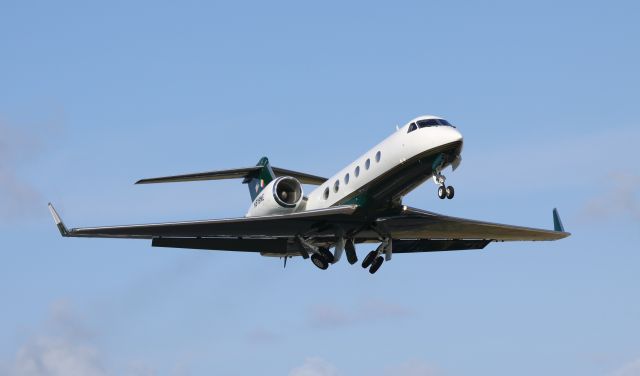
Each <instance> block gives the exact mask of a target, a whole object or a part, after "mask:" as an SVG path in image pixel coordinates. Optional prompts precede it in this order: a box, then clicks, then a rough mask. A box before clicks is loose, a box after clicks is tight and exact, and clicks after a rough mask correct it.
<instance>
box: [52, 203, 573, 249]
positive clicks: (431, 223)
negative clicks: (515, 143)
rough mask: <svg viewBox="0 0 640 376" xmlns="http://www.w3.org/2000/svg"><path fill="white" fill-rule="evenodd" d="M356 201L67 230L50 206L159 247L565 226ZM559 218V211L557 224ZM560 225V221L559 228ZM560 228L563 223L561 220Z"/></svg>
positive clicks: (439, 242)
mask: <svg viewBox="0 0 640 376" xmlns="http://www.w3.org/2000/svg"><path fill="white" fill-rule="evenodd" d="M357 209H358V207H357V206H355V205H344V206H336V207H330V208H326V209H320V210H310V211H305V212H299V213H292V214H285V215H272V216H264V217H243V218H230V219H215V220H204V221H189V222H170V223H157V224H144V225H128V226H106V227H85V228H74V229H70V230H69V229H67V228H66V226H65V225H64V224H63V222H62V220H61V219H60V216H59V215H58V213H57V212H56V211H55V209H54V208H53V206H51V205H50V210H51V213H52V215H53V217H54V220H55V222H56V225H57V226H58V229H59V230H60V233H61V234H62V235H63V236H68V237H94V238H96V237H97V238H133V239H152V245H153V246H156V247H174V248H191V249H206V250H229V251H241V252H263V253H272V254H297V253H298V252H301V251H302V249H303V246H302V244H301V243H300V242H299V241H297V240H298V239H299V237H304V238H305V239H310V240H311V241H314V242H315V243H316V244H319V245H322V246H326V247H331V246H332V245H335V243H336V242H337V240H338V239H337V236H336V234H337V233H339V232H343V233H345V234H347V236H349V237H351V238H353V239H354V242H356V243H374V242H379V241H380V240H381V238H383V237H386V238H389V239H391V240H392V244H393V252H394V253H413V252H436V251H453V250H465V249H482V248H484V247H485V246H486V245H487V244H489V243H490V242H492V241H518V240H524V241H526V240H529V241H531V240H533V241H536V240H557V239H561V238H564V237H567V236H569V233H567V232H564V231H554V230H544V229H536V228H529V227H520V226H512V225H503V224H497V223H491V222H482V221H475V220H470V219H464V218H456V217H449V216H445V215H441V214H437V213H432V212H428V211H423V210H419V209H413V208H406V207H405V208H404V210H402V211H400V212H397V213H395V214H394V215H390V216H385V217H379V218H377V219H371V218H370V217H367V216H363V215H361V214H359V213H358V212H357ZM556 222H557V223H560V219H559V217H557V212H554V223H556ZM557 227H558V225H557V224H556V228H557ZM560 229H562V228H561V224H560Z"/></svg>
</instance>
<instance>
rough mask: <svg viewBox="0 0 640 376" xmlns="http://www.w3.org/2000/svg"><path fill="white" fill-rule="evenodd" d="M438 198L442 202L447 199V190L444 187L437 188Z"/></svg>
mask: <svg viewBox="0 0 640 376" xmlns="http://www.w3.org/2000/svg"><path fill="white" fill-rule="evenodd" d="M438 197H439V198H440V199H441V200H443V199H444V198H445V197H447V189H446V188H445V187H444V185H441V186H439V187H438Z"/></svg>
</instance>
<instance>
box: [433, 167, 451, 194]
mask: <svg viewBox="0 0 640 376" xmlns="http://www.w3.org/2000/svg"><path fill="white" fill-rule="evenodd" d="M445 180H447V178H446V177H445V176H444V175H442V172H441V171H440V169H436V171H435V172H434V174H433V181H434V182H435V183H436V184H438V197H439V198H440V199H441V200H444V199H445V198H448V199H449V200H451V199H452V198H453V196H454V195H455V194H456V191H455V190H454V189H453V187H452V186H448V187H447V186H446V185H445V184H444V182H445Z"/></svg>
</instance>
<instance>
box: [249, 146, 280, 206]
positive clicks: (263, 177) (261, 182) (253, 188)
mask: <svg viewBox="0 0 640 376" xmlns="http://www.w3.org/2000/svg"><path fill="white" fill-rule="evenodd" d="M256 166H262V168H261V169H259V170H256V171H254V172H252V173H250V174H248V175H247V176H246V177H245V178H244V180H243V181H242V183H243V184H247V185H248V186H249V195H251V201H253V200H255V199H256V197H258V195H259V194H260V192H262V190H263V189H264V187H266V186H267V184H269V183H271V181H272V180H273V179H275V178H276V175H275V174H274V173H273V170H272V169H271V165H270V164H269V159H268V158H267V157H262V158H260V160H259V161H258V163H257V164H256Z"/></svg>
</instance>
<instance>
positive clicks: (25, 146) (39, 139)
mask: <svg viewBox="0 0 640 376" xmlns="http://www.w3.org/2000/svg"><path fill="white" fill-rule="evenodd" d="M25 128H27V127H24V126H23V127H20V128H19V127H16V126H10V125H9V124H7V122H5V121H2V119H0V219H2V220H9V219H10V220H15V219H20V218H24V217H29V216H31V215H34V214H36V213H38V212H39V211H40V210H41V206H40V204H41V202H42V201H43V199H42V197H41V195H40V193H39V191H38V189H37V188H36V187H35V186H34V185H33V184H31V183H30V182H29V180H28V179H26V178H25V177H24V176H23V174H22V173H21V169H23V168H24V166H25V165H28V163H29V162H32V160H33V159H34V158H36V157H38V156H40V155H41V154H42V153H43V152H44V150H45V148H46V144H47V142H46V140H47V139H48V137H49V136H50V135H49V133H52V131H53V129H54V128H52V127H51V126H49V125H48V126H44V127H42V126H38V127H30V128H32V129H31V130H30V131H27V130H25ZM50 128H51V129H50Z"/></svg>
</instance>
